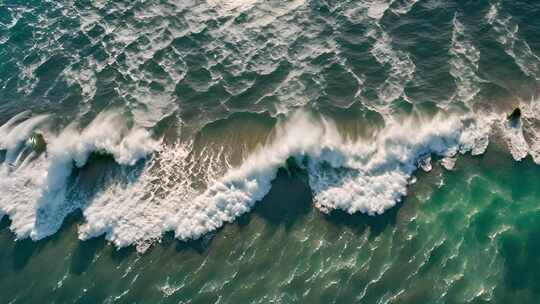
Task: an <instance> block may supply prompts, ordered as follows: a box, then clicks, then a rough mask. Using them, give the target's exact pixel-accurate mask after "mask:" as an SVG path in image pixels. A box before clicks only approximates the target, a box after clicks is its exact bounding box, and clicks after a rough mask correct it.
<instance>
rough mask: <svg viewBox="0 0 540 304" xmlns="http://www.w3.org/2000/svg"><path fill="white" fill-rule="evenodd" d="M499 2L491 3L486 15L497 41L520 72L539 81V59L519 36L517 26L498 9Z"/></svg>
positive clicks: (508, 16)
mask: <svg viewBox="0 0 540 304" xmlns="http://www.w3.org/2000/svg"><path fill="white" fill-rule="evenodd" d="M500 5H501V4H500V2H496V3H492V4H491V5H490V9H489V11H488V13H487V15H486V21H487V22H488V23H489V24H491V26H492V27H493V29H494V31H495V33H496V39H497V41H498V42H499V43H500V44H502V45H503V46H504V50H505V52H506V53H507V54H508V55H509V56H510V57H512V58H513V59H514V61H515V63H516V64H517V65H518V66H519V68H520V69H521V71H522V72H523V73H524V74H525V75H527V76H529V77H531V78H533V79H536V80H540V58H539V57H538V56H537V55H536V54H535V53H534V52H533V51H532V50H531V47H530V46H529V44H528V43H527V41H525V40H524V39H522V38H520V36H519V25H518V24H517V23H516V22H515V21H514V20H513V19H512V17H511V16H510V15H508V14H505V13H504V12H502V11H501V9H500Z"/></svg>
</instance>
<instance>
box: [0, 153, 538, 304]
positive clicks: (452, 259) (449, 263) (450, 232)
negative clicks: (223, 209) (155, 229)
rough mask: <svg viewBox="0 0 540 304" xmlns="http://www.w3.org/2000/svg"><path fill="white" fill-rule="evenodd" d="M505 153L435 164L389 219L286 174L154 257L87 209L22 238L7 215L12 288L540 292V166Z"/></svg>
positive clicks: (312, 295)
mask: <svg viewBox="0 0 540 304" xmlns="http://www.w3.org/2000/svg"><path fill="white" fill-rule="evenodd" d="M499 153H500V151H493V152H488V153H487V154H486V155H484V156H482V157H478V158H464V159H461V160H460V161H459V162H458V163H457V165H456V166H457V169H456V171H454V172H441V169H440V168H435V169H434V171H435V172H432V173H430V175H429V176H427V175H425V174H422V176H419V181H418V182H417V183H416V184H415V185H413V186H412V187H411V194H410V195H409V197H408V198H407V199H406V200H405V201H404V202H403V204H400V205H398V206H397V207H395V208H393V209H391V210H390V211H388V212H387V213H385V214H384V215H382V216H380V217H369V216H365V215H360V214H358V215H348V214H344V213H342V212H336V213H333V214H331V215H324V214H321V213H320V212H318V211H317V210H315V209H314V208H313V207H312V203H311V195H310V191H309V188H308V187H307V186H306V184H305V183H304V181H303V178H304V177H303V176H302V175H301V174H300V175H296V174H295V175H292V176H289V175H287V173H285V172H282V174H280V177H278V179H276V180H275V182H274V187H273V188H272V191H271V192H270V193H269V194H268V196H267V198H265V199H264V200H263V201H262V202H260V203H258V204H257V207H255V209H254V210H253V211H252V212H251V213H250V214H248V215H246V216H243V217H242V218H240V219H238V220H237V221H236V222H235V223H233V224H229V225H226V226H225V227H224V228H223V229H220V230H219V231H217V232H216V233H213V234H211V235H210V236H208V237H205V238H203V239H202V240H199V241H192V242H187V243H186V242H179V241H176V240H173V239H172V236H171V235H167V236H165V238H164V240H163V241H162V242H161V243H160V244H158V245H156V246H154V247H152V248H151V249H149V250H148V251H147V252H145V253H143V254H140V253H137V252H136V251H135V250H134V249H133V248H127V249H121V250H116V249H115V248H114V247H112V246H110V245H108V244H107V242H106V241H105V240H104V239H103V237H100V238H95V239H91V240H88V241H85V242H80V241H79V240H77V235H76V231H75V230H76V228H77V227H76V223H77V221H78V220H79V219H78V218H77V217H74V218H73V219H70V220H68V221H67V223H66V224H65V225H64V228H63V229H62V230H61V231H60V232H58V233H57V234H56V235H54V236H53V237H51V238H48V239H45V240H42V241H38V242H31V241H29V240H23V241H19V242H13V236H12V234H11V233H10V232H9V230H8V229H7V226H8V223H7V221H5V220H4V222H3V223H2V230H1V234H0V241H1V243H2V246H3V250H2V252H1V258H0V261H1V265H0V266H1V267H0V269H1V270H0V271H1V272H0V273H1V275H0V278H1V279H0V286H2V290H1V291H2V292H1V293H0V294H2V298H3V301H6V302H9V301H11V300H14V299H17V301H19V302H21V303H29V302H41V301H42V300H43V298H44V297H45V298H47V299H48V301H50V302H57V303H62V302H73V301H74V302H77V303H96V302H98V303H101V302H121V303H134V302H137V303H156V302H159V303H182V302H188V301H191V302H194V303H207V302H218V301H220V302H269V301H276V302H317V303H319V302H320V303H329V302H336V303H342V302H363V303H364V302H365V303H374V302H378V301H381V302H392V303H439V302H440V303H464V302H474V303H483V302H494V303H509V302H510V303H516V302H519V303H534V302H535V299H536V298H537V297H538V292H539V289H538V277H537V276H538V271H537V260H538V259H537V257H536V252H537V250H538V244H537V238H538V232H537V230H538V225H540V217H539V214H538V210H539V207H540V206H539V204H538V196H539V195H540V194H539V193H538V187H537V186H536V185H538V183H539V182H540V169H539V168H538V167H537V166H535V165H534V164H532V163H531V161H529V160H527V161H524V162H523V163H513V162H512V161H511V159H509V158H504V157H500V156H499ZM432 175H433V176H432ZM441 181H442V182H443V183H444V186H443V187H439V186H438V185H440V184H441Z"/></svg>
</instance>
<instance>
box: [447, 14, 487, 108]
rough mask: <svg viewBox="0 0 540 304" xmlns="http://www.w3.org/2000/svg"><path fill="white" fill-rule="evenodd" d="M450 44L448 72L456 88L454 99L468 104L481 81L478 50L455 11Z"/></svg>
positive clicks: (478, 88) (477, 91) (477, 90)
mask: <svg viewBox="0 0 540 304" xmlns="http://www.w3.org/2000/svg"><path fill="white" fill-rule="evenodd" d="M453 24H454V28H453V30H452V44H451V47H450V50H449V53H450V56H452V57H451V59H450V74H451V75H452V77H454V79H455V82H456V86H457V90H456V93H455V95H454V99H458V101H460V102H463V103H465V104H466V105H469V103H470V101H471V100H473V99H474V97H475V96H476V95H477V94H478V93H479V92H480V87H479V86H478V84H479V83H480V82H481V81H482V80H481V79H480V78H479V77H478V76H477V74H476V73H477V71H478V63H479V61H480V51H479V50H478V48H476V47H475V46H474V44H473V43H472V39H471V38H469V36H468V35H467V34H466V31H465V26H464V25H463V24H462V23H461V22H460V21H459V19H458V15H457V13H456V14H455V15H454V20H453Z"/></svg>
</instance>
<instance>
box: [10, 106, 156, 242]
mask: <svg viewBox="0 0 540 304" xmlns="http://www.w3.org/2000/svg"><path fill="white" fill-rule="evenodd" d="M25 115H27V114H25ZM20 118H21V117H20V116H19V117H17V119H16V120H17V121H20V120H21V119H20ZM46 118H47V117H46V116H37V117H31V118H28V119H27V120H24V121H22V122H18V123H17V121H15V120H14V119H12V120H10V121H9V122H8V123H6V124H5V125H4V126H2V127H1V128H0V129H1V130H4V131H3V132H5V133H7V134H8V136H7V137H4V138H3V142H2V146H1V147H2V149H4V150H7V153H6V154H7V155H10V154H13V155H17V154H19V155H23V154H22V153H21V152H19V151H20V150H21V147H20V146H21V145H22V143H24V142H25V141H26V140H27V139H28V138H29V137H30V136H31V134H32V132H33V131H34V130H35V128H36V127H37V126H38V125H39V124H40V123H42V122H43V121H44V120H45V119H46ZM120 121H121V120H119V116H118V115H117V114H113V113H103V114H101V115H99V116H98V117H97V118H96V119H95V120H94V121H93V122H92V123H91V124H90V125H89V126H87V127H86V128H84V129H82V130H79V129H78V128H77V127H76V125H75V124H73V125H71V126H69V127H67V128H66V129H64V130H63V131H62V133H60V134H54V133H53V132H51V131H47V130H42V131H43V132H45V133H46V135H45V138H46V139H47V141H48V142H47V152H46V153H43V154H41V155H39V156H38V155H36V154H35V153H33V152H32V153H30V155H29V156H27V157H26V158H24V159H22V160H21V161H20V162H18V163H16V164H12V163H11V162H9V158H8V161H7V162H4V163H2V164H0V193H2V197H1V198H0V211H1V212H3V213H5V214H7V215H8V216H9V217H10V218H11V220H12V225H11V230H12V231H13V232H14V233H15V235H16V236H17V238H25V237H28V236H30V237H31V238H32V239H35V240H37V239H41V238H43V237H46V236H48V235H51V234H53V233H54V232H56V231H57V230H58V229H59V228H60V226H61V224H62V222H63V219H64V218H65V216H66V215H67V214H69V213H70V212H72V211H73V210H75V209H77V208H80V207H81V206H82V204H83V203H84V202H76V201H68V200H66V191H67V189H66V187H67V180H68V177H69V176H70V174H71V171H72V169H73V168H74V166H77V167H82V166H84V165H85V163H86V161H87V159H88V157H89V156H90V154H91V153H93V152H99V153H107V154H111V155H112V156H113V157H114V158H115V160H116V161H117V162H118V163H120V164H124V165H133V164H134V163H135V162H136V161H137V160H138V159H140V158H142V157H144V156H145V155H147V154H148V153H150V152H151V151H153V150H155V149H156V148H157V142H155V141H154V140H152V139H151V137H150V134H149V133H148V132H146V131H144V130H140V129H136V128H127V127H125V125H123V124H122V123H121V122H120ZM6 129H7V130H8V132H6ZM14 149H17V150H16V151H15V150H14ZM12 152H13V153H12Z"/></svg>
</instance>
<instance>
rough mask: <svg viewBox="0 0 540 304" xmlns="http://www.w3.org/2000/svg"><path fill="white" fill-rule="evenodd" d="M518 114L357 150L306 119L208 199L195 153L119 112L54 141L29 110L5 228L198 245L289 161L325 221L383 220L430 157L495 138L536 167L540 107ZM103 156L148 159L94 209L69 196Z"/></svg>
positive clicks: (322, 123) (380, 138)
mask: <svg viewBox="0 0 540 304" xmlns="http://www.w3.org/2000/svg"><path fill="white" fill-rule="evenodd" d="M521 109H522V115H521V118H520V120H519V121H517V122H515V121H514V122H512V121H510V120H508V119H507V117H506V115H502V114H500V115H496V114H490V115H482V116H473V115H470V114H468V115H461V116H459V115H443V114H439V115H436V116H435V117H431V118H418V117H415V118H407V119H403V120H400V121H399V122H398V121H393V122H391V123H389V124H388V125H387V126H386V127H384V128H382V129H381V130H380V131H378V132H377V134H376V136H375V137H374V139H372V140H355V141H352V140H350V139H347V138H344V137H343V136H342V135H340V133H339V132H338V130H337V127H336V125H335V124H334V122H332V121H331V120H330V119H328V118H325V117H322V116H320V115H313V114H309V113H305V112H302V111H298V112H296V113H294V114H292V115H290V116H289V117H288V118H286V119H283V121H281V122H278V124H277V125H276V127H275V132H274V134H275V136H274V137H273V138H274V140H272V141H271V142H269V143H268V144H266V145H265V146H264V147H261V148H259V149H257V150H256V151H254V152H253V153H251V154H250V155H249V156H248V157H247V158H246V159H245V160H244V161H243V162H242V164H241V165H240V166H237V167H231V168H229V169H228V170H227V171H226V173H225V174H222V175H217V174H215V173H213V172H212V171H211V170H210V171H208V172H206V173H205V176H206V184H207V187H206V188H205V189H204V190H198V189H197V187H195V186H194V185H193V183H192V181H191V180H190V179H191V176H192V175H193V174H196V173H199V174H200V173H201V172H200V171H201V170H202V169H201V168H200V166H197V164H196V163H194V162H193V159H191V158H190V157H189V156H190V152H191V145H190V144H189V143H176V144H174V145H166V144H163V143H162V142H161V141H160V140H158V139H155V138H154V137H153V136H152V134H151V132H150V131H148V130H145V129H142V128H137V127H131V128H130V127H127V126H126V125H124V124H123V123H121V121H122V120H121V119H119V117H118V116H117V115H116V114H114V113H103V114H100V115H99V116H98V117H97V118H96V119H95V120H94V121H93V122H91V123H90V124H89V125H88V126H87V127H85V128H82V129H81V128H79V127H77V125H76V124H73V125H70V126H68V127H67V128H65V129H64V130H63V131H61V132H60V133H58V134H55V133H54V132H50V131H47V127H46V126H45V125H46V122H47V120H48V117H47V116H42V115H41V116H32V115H31V114H30V113H26V112H25V113H21V114H19V115H17V116H15V117H13V118H12V119H11V120H9V121H8V122H7V123H5V124H4V125H3V126H1V127H0V151H2V150H3V151H4V154H5V157H4V158H5V159H4V161H3V162H1V163H0V193H2V198H0V218H1V217H3V215H7V216H8V217H9V218H10V219H11V226H10V229H11V231H13V233H14V234H15V236H16V238H17V239H22V238H27V237H30V238H31V239H33V240H39V239H42V238H44V237H47V236H50V235H52V234H54V233H55V232H56V231H58V229H60V227H61V225H62V222H63V221H64V218H65V217H66V216H67V215H68V214H70V213H72V212H73V211H75V210H77V209H79V210H81V211H82V214H83V217H84V222H83V223H81V224H80V226H79V229H78V231H79V238H80V239H82V240H84V239H88V238H92V237H96V236H100V235H103V234H104V235H105V237H106V239H107V240H109V241H110V242H112V243H113V244H114V245H116V246H118V247H124V246H129V245H137V246H138V248H139V249H140V250H144V249H145V248H147V246H148V244H151V243H152V242H154V241H156V240H159V239H160V237H161V236H162V234H163V233H164V232H166V231H174V233H175V236H176V237H177V238H179V239H181V240H188V239H197V238H199V237H201V236H203V235H205V234H207V233H209V232H211V231H214V230H216V229H218V228H220V227H222V226H223V225H224V223H226V222H232V221H234V220H235V219H236V218H238V217H239V216H240V215H242V214H244V213H246V212H249V211H250V210H251V208H252V207H253V205H254V204H255V203H256V202H257V201H260V200H261V199H263V198H264V196H265V195H266V194H267V193H268V192H269V191H270V189H271V187H272V181H273V180H274V179H275V178H276V175H277V173H278V170H279V168H281V167H284V166H285V165H286V162H287V160H288V159H295V160H296V163H297V164H298V165H299V166H300V167H301V168H302V169H303V170H305V172H306V173H307V176H308V181H309V185H310V187H311V189H312V192H313V197H314V204H315V207H316V208H318V209H319V210H321V211H322V212H330V211H332V210H336V209H341V210H344V211H346V212H348V213H351V214H352V213H356V212H362V213H367V214H370V215H376V214H382V213H383V212H385V211H386V210H388V209H389V208H392V207H393V206H395V204H396V203H397V202H399V201H400V200H401V199H402V198H403V197H405V196H406V195H407V188H408V186H409V184H410V183H411V182H413V180H414V177H413V174H414V172H415V171H416V170H417V169H418V168H422V169H424V170H426V171H429V170H431V157H432V156H438V157H440V158H441V159H442V161H441V163H442V165H443V166H445V167H447V168H448V169H451V168H452V166H453V163H454V162H455V158H456V157H457V155H458V154H465V153H471V154H472V155H478V154H482V153H484V152H485V150H486V148H487V146H488V143H489V138H490V136H491V135H492V134H493V133H494V132H500V134H501V135H502V138H504V139H505V141H506V142H507V143H508V147H509V148H510V151H511V153H512V155H513V157H514V158H515V159H516V160H521V159H523V158H524V157H526V156H527V155H531V156H532V158H533V160H534V161H535V162H536V163H540V154H539V153H540V140H538V139H539V138H540V135H537V133H536V128H535V127H534V126H535V125H537V123H538V121H537V119H536V118H535V117H534V113H538V105H537V103H531V104H530V105H522V107H521ZM35 134H43V136H44V137H45V138H46V142H47V151H46V153H42V154H38V153H36V152H35V151H33V150H32V149H31V146H32V140H33V136H35ZM29 147H30V148H29ZM96 152H98V153H106V154H108V155H111V156H112V157H113V158H114V160H115V161H116V162H117V163H118V164H121V165H124V166H132V165H134V164H135V163H137V162H138V161H139V160H141V159H146V160H147V161H146V162H145V164H144V166H143V168H142V169H141V172H140V174H138V175H137V176H136V177H135V178H133V179H132V180H130V182H129V183H111V184H109V185H107V187H106V188H104V189H102V190H100V191H98V192H97V193H96V194H95V195H93V196H92V199H91V200H90V201H84V198H80V199H73V198H68V197H67V195H66V193H67V191H68V190H69V189H67V185H66V181H67V179H68V177H69V176H70V174H71V173H72V171H73V170H74V169H75V168H77V167H78V168H80V167H83V166H84V165H85V164H86V162H87V160H88V158H89V156H90V155H91V154H92V153H96ZM208 160H209V161H212V157H209V158H208ZM197 170H198V172H197Z"/></svg>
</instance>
